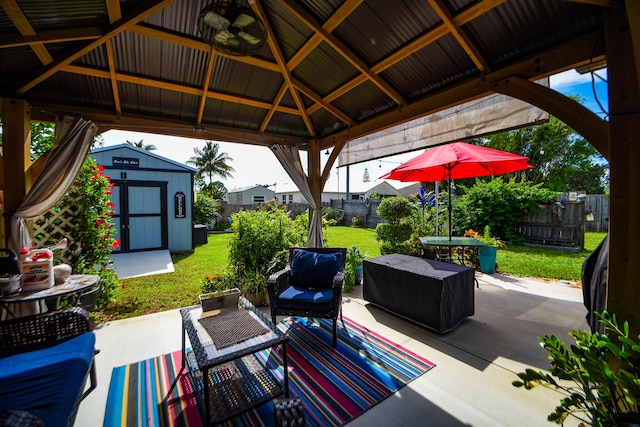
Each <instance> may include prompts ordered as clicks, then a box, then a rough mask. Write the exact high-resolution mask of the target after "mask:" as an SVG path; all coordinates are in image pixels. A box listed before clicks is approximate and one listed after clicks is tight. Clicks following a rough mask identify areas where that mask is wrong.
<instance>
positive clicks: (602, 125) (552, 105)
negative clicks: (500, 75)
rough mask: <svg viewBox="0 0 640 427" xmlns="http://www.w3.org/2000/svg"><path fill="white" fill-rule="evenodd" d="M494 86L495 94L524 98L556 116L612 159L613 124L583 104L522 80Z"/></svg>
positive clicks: (516, 78) (510, 80)
mask: <svg viewBox="0 0 640 427" xmlns="http://www.w3.org/2000/svg"><path fill="white" fill-rule="evenodd" d="M491 87H492V89H493V90H494V91H495V92H498V93H502V94H504V95H509V96H511V97H513V98H517V99H521V100H523V101H526V102H528V103H529V104H531V105H535V106H536V107H539V108H541V109H543V110H545V111H547V112H549V113H551V114H553V115H554V116H556V117H557V118H558V119H560V120H561V121H563V122H564V123H566V124H567V125H569V126H570V127H571V128H572V129H573V130H575V131H576V132H578V133H579V134H580V135H582V136H583V137H584V138H585V139H586V140H587V141H589V143H590V144H591V145H593V146H594V147H595V148H596V150H598V151H599V152H600V154H602V155H603V156H604V157H605V158H606V159H608V158H609V124H608V123H607V122H606V121H604V120H603V119H601V118H600V117H598V116H597V115H596V114H595V113H594V112H593V111H591V110H589V109H588V108H586V107H585V106H583V105H581V104H580V103H579V102H577V101H574V100H573V99H571V98H569V97H567V96H564V95H562V94H561V93H558V92H556V91H555V90H553V89H549V88H548V87H546V86H542V85H539V84H537V83H534V82H531V81H529V80H526V79H522V78H519V77H510V78H508V79H505V80H502V81H500V82H496V83H494V84H493V85H492V86H491Z"/></svg>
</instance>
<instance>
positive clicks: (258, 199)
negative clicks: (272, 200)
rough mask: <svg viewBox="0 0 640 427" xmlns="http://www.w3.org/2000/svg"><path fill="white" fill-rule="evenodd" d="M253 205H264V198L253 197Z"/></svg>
mask: <svg viewBox="0 0 640 427" xmlns="http://www.w3.org/2000/svg"><path fill="white" fill-rule="evenodd" d="M253 203H264V196H253Z"/></svg>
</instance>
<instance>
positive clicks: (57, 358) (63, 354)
mask: <svg viewBox="0 0 640 427" xmlns="http://www.w3.org/2000/svg"><path fill="white" fill-rule="evenodd" d="M95 343H96V337H95V334H94V333H93V332H87V333H84V334H82V335H79V336H77V337H75V338H72V339H70V340H68V341H65V342H63V343H61V344H57V345H54V346H53V347H49V348H46V349H43V350H36V351H30V352H27V353H20V354H15V355H12V356H8V357H5V358H3V359H0V384H1V386H0V410H20V411H27V412H30V413H31V414H33V415H35V416H36V417H38V418H40V419H42V421H44V423H45V425H46V426H47V427H55V426H65V425H66V424H67V420H68V419H69V415H70V414H71V412H72V410H73V407H74V405H75V402H76V399H77V398H78V395H79V393H80V392H81V391H83V390H81V388H82V386H83V384H84V381H85V378H86V375H87V372H89V368H90V366H91V360H92V359H93V354H94V349H95Z"/></svg>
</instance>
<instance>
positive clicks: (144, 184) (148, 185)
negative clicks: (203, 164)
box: [113, 181, 168, 252]
mask: <svg viewBox="0 0 640 427" xmlns="http://www.w3.org/2000/svg"><path fill="white" fill-rule="evenodd" d="M114 184H115V187H114V189H113V190H114V191H113V196H114V197H113V199H118V197H115V196H116V195H119V196H120V197H119V202H120V203H118V202H117V201H115V200H114V203H115V204H116V207H115V215H114V223H115V225H116V226H118V230H119V234H120V236H117V237H118V238H119V239H120V240H121V241H122V244H121V251H122V252H131V251H145V250H154V249H167V248H168V242H167V241H168V239H167V235H168V232H167V183H166V182H153V181H138V182H135V181H134V182H114Z"/></svg>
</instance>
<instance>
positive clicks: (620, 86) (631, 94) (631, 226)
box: [605, 15, 640, 336]
mask: <svg viewBox="0 0 640 427" xmlns="http://www.w3.org/2000/svg"><path fill="white" fill-rule="evenodd" d="M605 35H606V37H605V43H606V49H607V63H608V77H609V110H610V111H609V120H610V124H609V127H610V129H611V137H610V140H611V148H610V156H609V157H610V158H609V170H610V188H611V195H610V199H609V200H610V208H609V268H608V278H607V307H606V308H607V310H608V311H609V312H610V313H613V314H616V316H618V319H619V320H620V321H629V324H630V326H631V336H636V335H637V334H638V333H640V311H639V310H638V305H639V304H640V287H639V286H637V276H638V260H639V259H640V245H638V244H637V243H636V241H635V239H634V237H635V236H637V235H638V233H640V221H638V218H640V199H639V198H638V194H637V190H636V189H637V187H636V185H637V183H638V182H640V167H638V160H639V159H640V144H638V135H639V134H640V91H639V90H638V82H637V80H638V70H636V67H635V61H632V60H629V59H630V58H629V57H630V55H632V53H631V52H632V49H633V43H632V39H631V34H630V29H629V26H628V23H627V20H626V17H625V16H624V15H622V16H617V15H613V16H610V17H608V18H607V20H606V21H605Z"/></svg>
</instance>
